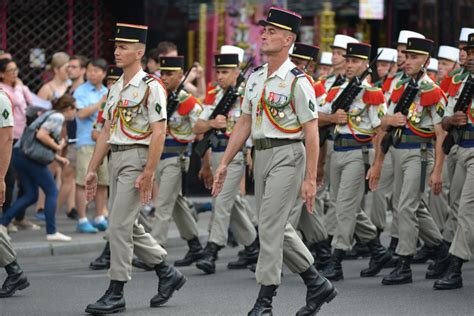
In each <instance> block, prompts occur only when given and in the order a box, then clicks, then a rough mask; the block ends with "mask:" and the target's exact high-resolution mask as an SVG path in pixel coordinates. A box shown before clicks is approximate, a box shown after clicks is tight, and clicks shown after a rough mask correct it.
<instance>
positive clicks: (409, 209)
mask: <svg viewBox="0 0 474 316" xmlns="http://www.w3.org/2000/svg"><path fill="white" fill-rule="evenodd" d="M390 150H391V151H392V158H393V166H394V170H395V171H396V172H395V175H394V190H393V207H394V209H395V210H396V212H398V214H399V219H398V233H399V241H398V246H397V249H396V253H397V254H398V255H401V256H413V255H415V253H416V243H417V241H418V237H420V238H421V239H422V240H423V242H424V243H425V244H426V245H427V246H428V247H434V246H436V245H439V243H440V242H441V241H442V236H441V233H440V231H439V229H438V226H436V223H435V222H434V220H433V217H432V216H431V214H430V212H429V211H428V209H427V208H426V205H424V204H422V199H423V201H427V200H428V196H429V191H430V189H429V187H428V180H429V176H430V174H431V171H432V169H433V150H432V149H428V152H427V155H428V167H427V170H426V179H425V182H426V185H425V192H424V193H421V192H420V181H421V153H420V149H396V148H391V149H390Z"/></svg>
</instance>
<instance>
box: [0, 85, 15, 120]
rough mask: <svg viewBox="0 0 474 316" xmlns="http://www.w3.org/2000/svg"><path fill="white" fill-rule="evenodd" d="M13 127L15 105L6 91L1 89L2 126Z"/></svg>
mask: <svg viewBox="0 0 474 316" xmlns="http://www.w3.org/2000/svg"><path fill="white" fill-rule="evenodd" d="M2 127H13V106H12V103H11V101H10V98H9V97H8V96H7V94H6V92H5V91H3V90H1V89H0V128H2Z"/></svg>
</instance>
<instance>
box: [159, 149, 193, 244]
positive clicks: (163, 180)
mask: <svg viewBox="0 0 474 316" xmlns="http://www.w3.org/2000/svg"><path fill="white" fill-rule="evenodd" d="M181 164H182V161H181V159H180V157H170V158H167V159H163V160H161V161H160V164H159V166H158V168H157V170H156V181H157V183H158V186H159V191H158V196H157V197H156V200H155V203H154V204H155V209H156V210H155V218H156V220H155V221H154V224H153V229H152V231H151V235H152V236H153V238H155V239H156V241H157V242H158V243H159V244H160V245H162V246H163V247H166V241H167V239H168V230H169V225H170V222H171V218H173V220H174V221H175V223H176V226H177V227H178V231H179V234H180V235H181V238H183V239H184V240H191V239H193V238H195V237H198V228H197V225H196V221H195V220H194V217H193V216H192V214H191V210H190V209H189V206H188V203H187V201H186V200H185V199H184V197H183V195H182V194H181V182H182V178H181V175H182V165H181Z"/></svg>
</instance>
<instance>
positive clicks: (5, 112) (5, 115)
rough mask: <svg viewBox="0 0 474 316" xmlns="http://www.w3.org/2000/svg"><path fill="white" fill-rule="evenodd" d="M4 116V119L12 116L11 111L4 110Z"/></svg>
mask: <svg viewBox="0 0 474 316" xmlns="http://www.w3.org/2000/svg"><path fill="white" fill-rule="evenodd" d="M2 116H3V118H4V119H7V118H8V117H9V116H10V112H8V111H7V110H6V109H5V110H4V111H3V112H2Z"/></svg>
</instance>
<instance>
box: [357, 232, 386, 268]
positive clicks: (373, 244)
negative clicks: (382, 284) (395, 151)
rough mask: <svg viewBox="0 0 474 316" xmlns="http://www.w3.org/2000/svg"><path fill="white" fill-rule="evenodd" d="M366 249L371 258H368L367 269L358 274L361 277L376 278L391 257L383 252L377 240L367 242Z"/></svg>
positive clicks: (382, 247) (383, 249)
mask: <svg viewBox="0 0 474 316" xmlns="http://www.w3.org/2000/svg"><path fill="white" fill-rule="evenodd" d="M367 247H369V249H370V252H371V254H372V256H371V257H370V261H369V267H368V268H367V269H364V270H362V271H361V272H360V276H361V277H372V276H376V275H377V274H378V273H379V272H380V271H381V270H382V269H383V268H384V267H385V265H386V264H387V263H388V262H390V260H391V259H392V255H391V254H390V253H388V251H386V250H385V248H384V246H382V244H381V243H380V242H379V240H378V239H377V238H375V239H373V240H371V241H369V242H368V243H367Z"/></svg>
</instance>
